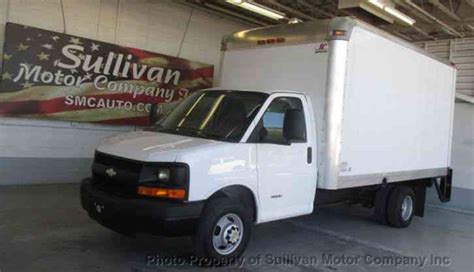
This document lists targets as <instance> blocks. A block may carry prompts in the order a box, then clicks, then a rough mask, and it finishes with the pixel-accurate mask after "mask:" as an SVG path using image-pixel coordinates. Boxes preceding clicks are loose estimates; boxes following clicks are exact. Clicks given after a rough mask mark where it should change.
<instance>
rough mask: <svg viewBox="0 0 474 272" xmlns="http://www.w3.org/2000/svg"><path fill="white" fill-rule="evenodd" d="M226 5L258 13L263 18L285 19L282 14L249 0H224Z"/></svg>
mask: <svg viewBox="0 0 474 272" xmlns="http://www.w3.org/2000/svg"><path fill="white" fill-rule="evenodd" d="M225 1H226V2H227V3H229V4H232V5H235V6H238V7H241V8H243V9H246V10H249V11H252V12H255V13H258V14H260V15H263V16H265V17H268V18H271V19H274V20H280V19H283V18H285V17H286V15H285V14H284V13H281V12H278V11H276V10H274V9H271V8H269V7H266V6H262V5H260V4H257V3H255V2H253V1H250V0H225Z"/></svg>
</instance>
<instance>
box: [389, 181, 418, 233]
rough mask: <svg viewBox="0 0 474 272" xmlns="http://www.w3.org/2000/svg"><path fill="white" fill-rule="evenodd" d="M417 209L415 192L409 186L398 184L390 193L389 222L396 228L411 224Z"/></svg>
mask: <svg viewBox="0 0 474 272" xmlns="http://www.w3.org/2000/svg"><path fill="white" fill-rule="evenodd" d="M414 210H415V192H414V191H413V189H412V188H411V187H408V186H397V187H395V188H393V190H392V192H391V193H390V197H389V199H388V205H387V219H388V223H389V224H390V225H391V226H393V227H396V228H406V227H408V226H409V225H410V223H411V219H412V218H413V213H414Z"/></svg>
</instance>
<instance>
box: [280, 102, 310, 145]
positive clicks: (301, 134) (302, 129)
mask: <svg viewBox="0 0 474 272" xmlns="http://www.w3.org/2000/svg"><path fill="white" fill-rule="evenodd" d="M283 136H284V137H285V138H286V139H287V140H288V142H289V143H295V142H304V141H306V124H305V119H304V113H303V111H302V110H300V109H288V110H287V111H286V113H285V119H284V120H283Z"/></svg>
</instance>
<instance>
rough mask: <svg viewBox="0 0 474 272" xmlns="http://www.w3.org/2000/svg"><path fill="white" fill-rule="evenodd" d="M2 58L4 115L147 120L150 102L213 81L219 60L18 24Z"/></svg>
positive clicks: (171, 100) (0, 108) (9, 32)
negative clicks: (188, 57) (211, 62)
mask: <svg viewBox="0 0 474 272" xmlns="http://www.w3.org/2000/svg"><path fill="white" fill-rule="evenodd" d="M65 48H67V50H65ZM2 60H3V65H2V71H1V77H0V78H1V84H0V116H17V117H25V118H46V119H53V120H69V121H79V122H97V123H107V124H131V125H147V124H148V110H149V105H150V104H152V103H157V104H160V105H161V106H162V108H163V109H164V111H166V109H167V108H172V107H173V105H174V104H176V101H179V100H180V99H182V98H184V97H185V96H187V95H188V94H189V93H191V92H193V91H196V90H199V89H203V88H209V87H212V79H213V66H212V65H208V64H204V63H200V62H195V61H190V60H186V59H182V58H177V57H172V56H167V55H163V54H158V53H152V52H148V51H144V50H140V49H136V48H128V47H122V46H118V45H114V44H110V43H104V42H99V41H95V40H91V39H86V38H82V37H77V36H71V35H67V34H62V33H57V32H53V31H47V30H43V29H38V28H34V27H30V26H24V25H19V24H13V23H8V24H7V27H6V34H5V47H4V53H3V57H2Z"/></svg>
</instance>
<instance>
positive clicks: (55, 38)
mask: <svg viewBox="0 0 474 272" xmlns="http://www.w3.org/2000/svg"><path fill="white" fill-rule="evenodd" d="M51 39H53V40H54V41H55V42H57V41H58V40H59V39H61V37H59V36H56V35H54V36H51Z"/></svg>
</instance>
